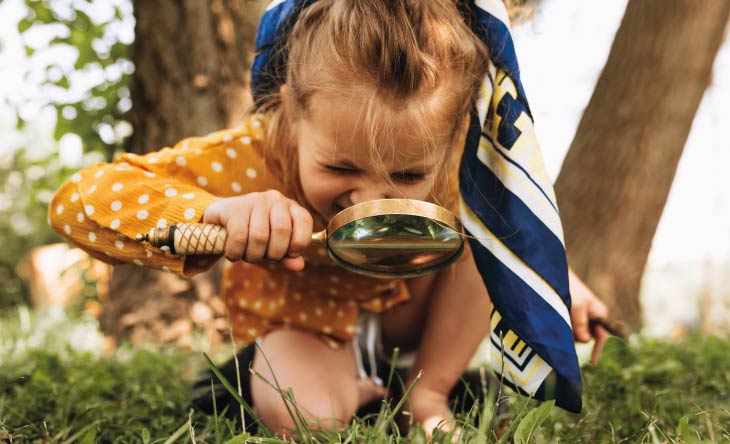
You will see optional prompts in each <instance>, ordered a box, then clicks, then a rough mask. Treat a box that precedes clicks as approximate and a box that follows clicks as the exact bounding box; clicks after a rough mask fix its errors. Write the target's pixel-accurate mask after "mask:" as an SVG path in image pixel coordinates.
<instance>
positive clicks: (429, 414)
mask: <svg viewBox="0 0 730 444" xmlns="http://www.w3.org/2000/svg"><path fill="white" fill-rule="evenodd" d="M408 406H409V409H410V411H411V415H412V418H413V422H414V423H416V424H419V425H420V426H421V427H423V430H424V431H425V432H426V438H427V439H430V438H431V436H432V434H433V431H434V429H441V430H443V431H444V432H448V431H450V430H451V429H452V427H453V426H454V424H453V414H452V413H451V410H449V404H448V395H447V394H445V393H440V392H438V391H436V390H432V389H429V388H426V387H419V386H418V384H416V386H415V387H413V390H412V391H411V393H410V395H409V396H408Z"/></svg>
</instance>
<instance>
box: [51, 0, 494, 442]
mask: <svg viewBox="0 0 730 444" xmlns="http://www.w3.org/2000/svg"><path fill="white" fill-rule="evenodd" d="M299 5H300V9H299V10H297V11H296V14H292V17H294V18H295V19H292V20H290V21H289V22H288V23H287V24H286V25H285V26H291V29H290V30H288V31H287V32H288V33H290V35H288V40H286V42H284V43H282V42H278V45H277V47H276V49H275V50H276V54H273V55H272V57H278V58H283V59H284V60H286V63H284V64H283V66H284V69H283V70H280V71H274V72H269V73H267V77H266V78H263V79H260V81H259V85H260V84H266V85H267V88H265V91H266V92H265V93H263V94H262V93H261V92H260V91H259V92H257V91H256V87H257V85H256V84H254V85H253V86H254V92H255V93H256V94H257V100H256V109H255V110H254V112H253V113H252V114H251V115H250V116H249V117H248V118H247V120H246V122H245V124H244V125H242V126H241V127H239V128H237V129H234V130H226V131H221V132H217V133H214V134H211V135H209V136H207V137H203V138H190V139H186V140H184V141H182V142H180V143H179V144H177V145H176V146H175V147H173V148H165V149H163V150H161V151H159V152H156V153H151V154H148V155H146V156H135V155H131V154H127V155H123V156H121V157H120V158H119V159H118V160H117V161H116V162H114V163H112V164H98V165H94V166H91V167H89V168H86V169H84V170H82V171H80V172H78V173H76V174H74V175H73V176H72V177H71V179H70V180H69V181H67V182H66V183H65V184H64V185H63V186H62V188H61V189H60V190H59V191H58V192H57V194H56V196H55V197H54V199H53V202H52V203H51V208H50V216H51V224H52V226H53V227H54V228H55V229H56V230H58V231H59V232H60V233H62V234H64V235H65V236H67V237H68V238H69V240H70V241H71V242H73V243H75V244H77V245H79V246H81V247H82V248H84V249H86V250H87V251H89V252H90V254H92V256H94V257H96V258H99V259H102V260H105V261H107V262H109V263H119V262H133V263H135V264H137V265H141V266H149V267H154V268H158V269H162V270H166V271H172V272H175V273H180V274H183V275H185V276H190V275H192V274H194V273H197V272H200V271H203V270H205V269H206V268H207V267H209V266H210V265H211V264H212V262H213V261H214V260H215V259H216V258H209V257H192V256H191V257H178V256H175V255H171V254H170V253H169V251H161V250H157V249H153V248H150V247H145V246H143V245H141V244H138V243H136V242H134V241H133V239H134V238H135V235H136V234H138V233H146V232H147V231H149V229H150V228H153V227H155V226H158V227H164V226H167V225H169V224H171V223H175V222H197V221H202V222H207V223H214V224H219V225H223V226H225V227H226V229H227V231H228V233H229V235H228V239H227V242H226V246H225V257H226V258H227V259H228V260H229V261H230V264H228V266H227V268H226V270H225V273H224V284H223V292H224V293H225V295H224V296H225V298H226V301H227V304H228V307H229V310H230V313H231V319H232V322H233V325H234V333H235V334H236V335H237V336H238V337H239V338H240V339H242V340H243V341H245V342H252V341H253V340H256V339H259V340H260V347H261V351H262V353H257V354H256V355H255V357H254V358H253V364H252V367H253V369H254V370H255V371H256V372H258V373H260V374H262V375H263V376H264V377H265V378H266V379H268V380H270V381H274V379H275V380H276V381H277V382H278V384H279V385H280V386H281V387H282V388H284V389H287V388H291V389H292V392H293V394H294V397H295V399H296V404H297V408H298V409H299V410H300V411H301V412H302V413H303V414H304V416H305V418H306V419H308V420H309V421H310V422H313V423H315V424H319V425H320V426H321V427H326V428H334V427H337V426H341V425H342V424H346V423H347V422H348V421H349V419H350V418H351V416H352V415H353V414H354V413H355V412H356V411H357V409H358V408H359V407H361V406H363V405H364V404H366V403H368V402H369V401H371V400H374V399H377V398H378V397H382V396H383V395H384V389H383V388H382V386H380V385H378V384H377V379H375V378H362V377H360V375H362V371H359V365H358V364H359V363H360V362H362V356H361V354H360V350H359V347H357V346H355V345H353V343H354V342H353V341H355V343H356V342H357V337H358V335H359V334H361V333H362V332H363V331H365V327H364V325H365V323H364V322H363V319H368V318H371V317H370V316H366V315H365V314H366V313H382V316H381V317H380V320H379V323H380V326H379V329H378V330H379V331H380V332H381V334H382V347H383V350H384V354H385V356H386V359H387V356H388V354H389V352H390V351H391V350H392V349H393V348H394V347H399V348H400V349H401V350H406V351H414V352H416V354H415V362H413V364H412V370H411V372H410V374H409V378H408V380H407V381H406V384H410V383H411V382H412V381H413V380H414V379H415V378H416V375H418V374H419V372H421V371H422V377H421V378H420V380H419V382H418V383H417V384H416V385H415V388H414V389H413V390H412V392H411V394H410V397H409V410H410V412H411V415H412V418H413V420H414V421H415V422H417V423H420V424H421V425H423V426H424V428H425V429H426V430H432V429H433V428H434V427H436V426H437V425H438V424H439V423H440V422H441V421H443V420H444V419H448V418H449V417H450V415H451V413H450V411H449V408H448V405H447V395H448V393H449V390H450V389H451V388H452V386H453V385H454V384H455V382H456V381H457V379H458V378H459V376H460V375H461V373H462V371H463V370H464V368H465V367H466V366H467V363H468V362H469V360H470V358H471V357H472V355H473V353H474V352H475V350H476V348H477V346H478V344H479V343H480V342H481V341H482V339H483V338H484V336H485V335H486V334H487V332H488V329H489V323H488V322H486V315H487V314H488V313H489V312H490V301H489V296H488V294H487V290H486V289H485V287H484V284H483V283H482V279H481V277H480V275H479V272H478V271H477V268H476V266H475V263H474V261H473V259H472V257H471V254H464V255H463V256H462V258H461V259H460V260H459V261H458V262H457V263H456V264H454V265H452V266H450V267H449V268H447V269H444V270H442V271H440V272H438V273H435V274H433V275H429V276H424V277H419V278H413V279H408V280H405V281H403V280H393V281H383V280H373V279H370V278H364V277H361V276H357V275H354V274H352V273H349V272H347V271H344V270H342V269H340V268H337V267H336V266H335V265H334V264H333V263H332V262H331V261H330V260H329V259H328V258H327V257H326V256H325V255H324V252H323V251H322V250H317V249H316V248H310V247H309V246H308V244H309V239H310V236H311V234H312V232H313V230H320V229H322V228H323V227H324V225H325V224H326V222H327V221H328V220H329V218H331V217H332V216H333V215H335V214H336V213H337V212H338V211H340V210H342V209H343V208H347V207H349V206H351V205H354V204H357V203H360V202H366V201H369V200H373V199H382V198H409V199H418V200H426V201H431V202H435V203H437V204H440V205H444V206H447V207H449V208H450V209H452V210H455V201H456V195H457V194H456V193H457V173H456V172H457V166H458V165H457V164H458V161H459V159H460V155H461V149H462V147H463V146H464V143H465V138H466V130H467V127H468V125H469V116H470V112H471V110H472V108H473V106H474V102H475V100H476V97H477V94H478V92H479V87H480V84H481V81H482V79H483V78H484V77H485V75H486V74H487V70H488V60H489V59H488V54H487V52H486V50H485V47H484V45H483V43H482V42H481V41H480V39H479V38H478V37H477V36H476V35H475V34H474V33H473V32H472V31H471V30H470V28H469V26H468V24H467V22H466V21H465V20H464V18H463V16H462V13H461V12H460V11H459V10H458V9H457V7H456V6H455V4H454V1H453V0H429V1H417V0H400V1H383V2H362V1H358V0H318V1H315V2H307V1H304V2H300V3H299ZM305 264H306V269H305ZM264 356H265V357H266V359H264ZM267 361H268V362H267ZM323 375H326V377H323ZM250 392H251V393H250V395H251V399H252V403H253V408H254V411H255V412H256V413H257V415H258V416H259V417H260V419H261V420H262V421H263V423H264V424H265V425H266V426H267V427H268V428H269V429H270V430H274V431H277V432H280V433H288V432H289V431H291V430H292V429H293V428H294V424H293V422H292V418H290V416H289V413H288V411H287V408H286V406H285V404H284V402H283V400H282V398H281V396H280V395H279V393H277V392H276V391H275V390H274V389H272V388H271V387H270V386H269V385H267V384H266V383H265V382H263V381H261V380H260V379H259V378H252V380H251V381H250Z"/></svg>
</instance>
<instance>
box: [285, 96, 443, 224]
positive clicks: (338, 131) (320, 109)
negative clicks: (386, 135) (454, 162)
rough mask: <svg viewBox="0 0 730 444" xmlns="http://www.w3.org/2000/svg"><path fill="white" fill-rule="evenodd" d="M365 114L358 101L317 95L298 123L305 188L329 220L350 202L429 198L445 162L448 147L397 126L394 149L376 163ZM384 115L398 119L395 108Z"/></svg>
mask: <svg viewBox="0 0 730 444" xmlns="http://www.w3.org/2000/svg"><path fill="white" fill-rule="evenodd" d="M362 113H364V110H363V107H362V105H361V103H360V102H357V101H354V100H348V98H346V97H332V96H329V95H324V94H316V95H315V96H314V97H312V100H311V101H310V104H309V110H308V113H307V117H306V118H302V119H300V120H298V121H297V122H296V123H295V126H294V128H295V137H296V140H297V149H298V154H299V177H300V181H301V186H302V190H303V192H304V195H305V197H306V198H307V200H308V201H309V203H310V205H312V206H313V207H314V209H315V210H316V211H317V212H318V213H319V214H320V216H322V217H323V218H325V220H329V219H330V218H332V216H334V215H335V214H337V213H338V212H339V211H341V210H343V209H344V208H347V207H349V206H351V205H355V204H358V203H361V202H367V201H370V200H375V199H385V198H407V199H418V200H428V198H429V196H430V193H431V190H432V188H433V184H434V180H435V177H436V175H437V173H438V171H439V168H440V167H441V165H442V164H443V160H444V151H445V150H443V149H434V143H433V141H431V142H429V141H428V140H427V139H426V138H425V137H424V136H423V134H418V132H417V131H414V130H412V129H411V128H407V127H400V128H396V131H395V132H394V134H393V136H392V146H393V147H395V148H394V149H393V150H392V151H391V150H389V151H387V152H386V153H385V154H384V155H383V156H380V157H381V159H378V160H377V163H374V162H375V161H374V160H373V158H372V157H371V153H370V149H369V146H370V143H369V142H370V141H369V137H370V136H369V132H368V131H367V130H366V128H363V126H364V125H362V124H361V122H362V119H361V117H360V116H361V114H362ZM383 115H384V116H392V118H394V119H397V116H396V115H395V114H394V113H393V111H386V112H384V113H383ZM384 118H388V117H384ZM442 125H443V124H442ZM437 126H438V125H437ZM444 126H445V125H444ZM440 130H441V129H440V128H435V129H433V131H440ZM443 130H444V131H445V132H447V133H448V129H446V128H444V129H443ZM447 137H448V135H447ZM436 139H437V140H441V139H443V140H445V138H444V137H438V136H437V137H436Z"/></svg>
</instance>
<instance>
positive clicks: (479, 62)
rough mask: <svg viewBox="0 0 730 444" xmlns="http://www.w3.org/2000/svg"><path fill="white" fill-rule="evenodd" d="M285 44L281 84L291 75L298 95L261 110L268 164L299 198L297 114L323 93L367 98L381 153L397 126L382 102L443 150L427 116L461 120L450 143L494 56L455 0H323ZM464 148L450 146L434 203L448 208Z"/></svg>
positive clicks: (366, 119)
mask: <svg viewBox="0 0 730 444" xmlns="http://www.w3.org/2000/svg"><path fill="white" fill-rule="evenodd" d="M280 51H285V52H286V53H288V54H284V57H288V62H287V65H286V73H285V77H284V76H283V75H282V74H283V73H278V75H279V76H280V77H281V79H280V81H279V83H286V84H287V86H288V87H289V89H290V90H291V94H286V95H284V96H285V97H282V96H283V95H282V94H280V92H279V91H278V90H277V91H274V92H272V93H271V94H270V95H268V96H267V97H263V98H262V100H260V101H259V102H258V103H259V106H258V107H257V109H256V112H259V113H263V114H265V115H267V116H268V121H269V124H268V125H267V131H268V133H269V134H268V137H267V138H266V139H267V146H266V147H265V156H266V160H267V163H268V165H269V167H270V168H271V169H272V171H273V173H274V174H275V175H277V176H278V178H279V179H280V180H281V181H282V183H283V185H284V186H285V187H286V188H287V189H288V190H289V191H290V192H292V193H293V194H294V195H295V196H296V197H297V198H298V200H300V202H306V201H305V200H304V199H303V193H302V191H301V189H300V185H299V176H298V171H297V170H298V160H297V150H296V146H295V143H294V141H293V133H292V130H291V122H292V121H293V120H294V119H296V118H299V117H300V116H306V113H307V109H308V106H309V104H310V101H311V98H312V97H313V96H314V95H315V94H317V93H335V94H340V95H342V93H343V92H346V91H349V92H350V93H351V94H356V95H357V96H358V97H360V98H362V100H363V101H364V103H365V105H364V106H365V108H364V109H365V111H364V113H363V124H364V125H367V126H366V128H368V129H369V131H370V132H369V133H370V134H372V135H373V140H372V142H371V146H370V147H369V148H370V155H371V156H372V157H373V159H374V160H376V161H377V159H379V158H382V156H384V155H387V153H386V152H385V151H386V150H384V147H385V146H387V140H388V138H389V136H391V135H392V134H394V132H395V131H397V130H398V128H396V127H393V125H391V126H390V127H389V126H388V123H387V121H388V120H389V119H383V118H382V117H380V118H378V117H379V115H381V114H382V112H383V111H384V110H390V111H394V113H392V114H390V115H392V116H396V115H398V116H401V117H400V118H399V119H403V118H405V119H406V120H407V121H408V122H409V123H411V124H414V126H413V128H416V129H417V131H419V134H422V135H423V137H424V141H426V142H430V145H431V148H432V149H443V148H444V146H443V142H444V141H441V142H442V143H441V144H440V146H439V145H438V144H437V143H436V141H435V140H434V137H433V135H432V133H431V128H430V126H429V125H428V123H429V122H434V119H441V120H440V121H447V122H453V128H452V130H451V131H450V134H449V136H448V140H447V141H446V143H447V144H448V148H449V149H450V148H451V147H452V146H455V142H456V140H455V139H456V137H457V135H458V133H459V131H458V130H459V129H461V128H460V127H461V125H460V124H461V123H463V122H464V120H465V119H466V118H467V117H468V115H469V112H470V111H471V108H472V106H473V103H474V100H475V99H476V95H477V93H478V90H479V85H480V84H481V81H482V79H483V77H484V75H485V73H486V71H487V64H488V59H487V52H486V48H485V47H484V45H483V44H482V42H481V41H480V40H479V39H478V37H477V36H475V35H474V34H473V33H472V32H471V30H470V29H469V27H468V24H467V23H466V22H465V20H464V18H463V16H462V13H461V12H460V11H459V8H457V5H456V2H455V1H454V0H383V1H362V0H318V1H316V2H314V3H313V4H312V5H311V6H309V7H307V8H306V9H305V10H304V11H302V12H301V15H300V16H299V17H298V19H297V21H296V23H295V25H294V27H293V29H292V30H291V36H290V38H289V39H288V42H287V45H286V46H285V47H282V48H280ZM279 56H281V55H279ZM274 75H277V74H276V73H275V74H274ZM278 86H281V85H278ZM403 116H405V117H403ZM383 121H385V124H384V122H383ZM399 121H400V120H399ZM462 143H463V142H462ZM456 148H457V151H456V152H448V151H449V150H447V152H444V157H443V159H444V162H443V165H447V166H442V167H441V168H440V169H439V172H438V174H437V176H436V179H435V183H434V189H433V192H432V198H433V200H434V201H436V202H437V203H440V204H441V205H445V206H447V207H450V208H453V206H454V203H455V192H454V191H455V183H456V181H455V176H456V175H455V171H456V168H455V166H456V165H457V164H458V160H459V158H460V154H461V146H457V147H456ZM392 149H393V150H397V147H392ZM391 154H393V153H391ZM375 164H376V165H377V164H378V163H377V162H375Z"/></svg>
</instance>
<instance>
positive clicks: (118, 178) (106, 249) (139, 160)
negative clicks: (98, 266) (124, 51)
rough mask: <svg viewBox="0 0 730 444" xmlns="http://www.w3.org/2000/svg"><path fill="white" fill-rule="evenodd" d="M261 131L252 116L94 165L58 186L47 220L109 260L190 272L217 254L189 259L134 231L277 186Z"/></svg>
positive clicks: (187, 218) (186, 218) (195, 217)
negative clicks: (207, 132) (231, 126)
mask: <svg viewBox="0 0 730 444" xmlns="http://www.w3.org/2000/svg"><path fill="white" fill-rule="evenodd" d="M262 135H263V129H262V128H261V123H260V121H259V120H258V119H256V118H251V119H250V120H249V121H248V122H247V123H246V124H244V125H242V126H241V127H239V128H237V129H235V130H226V131H220V132H216V133H213V134H211V135H209V136H206V137H200V138H188V139H185V140H183V141H181V142H180V143H178V144H176V145H175V146H174V147H173V148H165V149H162V150H160V151H158V152H153V153H150V154H147V155H144V156H137V155H133V154H125V155H123V156H121V157H120V158H119V159H117V160H116V161H114V162H113V163H109V164H104V163H100V164H96V165H91V166H89V167H87V168H84V169H83V170H81V171H79V172H77V173H75V174H74V175H72V176H71V178H70V179H69V180H67V181H66V182H65V183H64V184H63V185H62V186H61V188H60V189H59V190H58V191H57V192H56V194H55V196H54V198H53V200H52V201H51V204H50V207H49V222H50V224H51V226H52V227H53V228H54V229H55V230H56V231H58V232H59V233H60V234H61V235H63V236H64V237H66V238H67V239H68V240H69V241H70V242H72V243H73V244H75V245H77V246H79V247H81V248H83V249H84V250H86V251H87V252H89V254H90V255H91V256H93V257H95V258H97V259H100V260H103V261H105V262H108V263H112V264H115V263H120V262H129V263H135V264H137V265H140V266H142V265H143V266H149V267H153V268H157V269H162V270H169V271H172V272H175V273H178V274H183V275H186V276H189V275H192V274H194V273H196V272H199V271H203V270H204V269H206V268H207V267H209V266H210V265H212V263H213V262H214V261H215V259H216V258H209V257H202V256H199V257H190V258H188V259H187V260H186V258H184V257H179V256H172V255H170V254H169V253H166V252H164V251H161V250H159V249H156V248H151V247H149V246H146V245H143V244H140V243H138V242H136V241H135V240H134V239H135V236H136V235H137V234H138V233H147V232H148V231H149V230H150V229H152V228H154V227H163V226H169V225H170V224H173V223H176V222H199V221H200V220H201V219H202V216H203V213H204V211H205V209H206V208H207V207H208V206H209V205H210V204H211V203H212V202H214V201H215V200H217V199H219V198H220V197H226V196H234V195H239V194H244V193H248V192H253V191H264V190H266V189H269V188H275V187H277V186H278V184H276V183H274V182H273V181H272V179H270V176H269V175H268V174H266V173H265V167H264V164H263V161H262V160H261V158H260V156H259V155H258V154H257V149H258V148H259V144H260V143H261V138H262Z"/></svg>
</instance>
